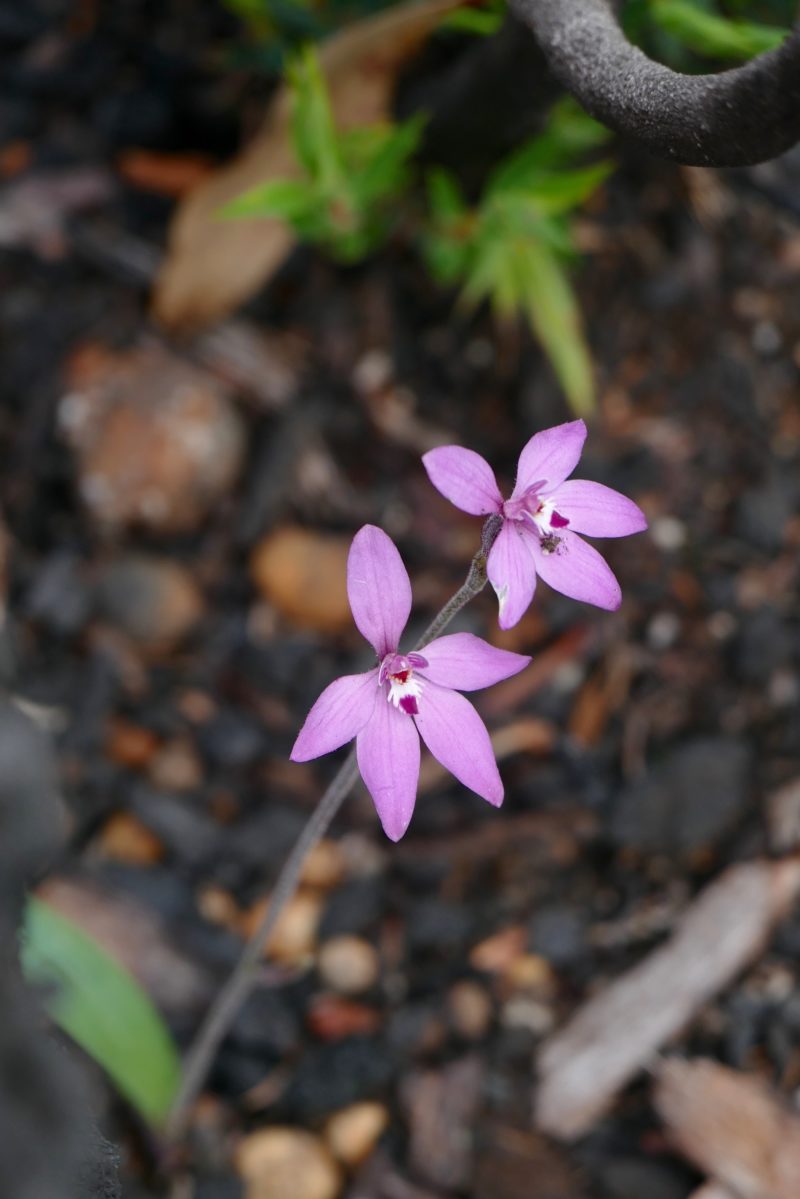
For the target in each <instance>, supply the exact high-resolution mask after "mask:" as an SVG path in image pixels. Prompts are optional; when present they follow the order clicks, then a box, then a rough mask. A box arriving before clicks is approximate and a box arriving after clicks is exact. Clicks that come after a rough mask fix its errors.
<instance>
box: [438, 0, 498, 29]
mask: <svg viewBox="0 0 800 1199" xmlns="http://www.w3.org/2000/svg"><path fill="white" fill-rule="evenodd" d="M504 16H505V14H504V5H503V3H502V0H500V3H495V2H494V0H493V2H492V3H491V4H490V5H489V6H488V7H486V8H457V9H456V10H455V12H451V13H448V14H447V16H446V17H445V18H444V20H443V21H442V22H441V24H440V25H439V28H440V29H455V30H457V31H458V32H459V33H471V34H474V35H475V36H476V37H491V35H492V34H493V33H497V31H498V29H499V28H500V26H501V25H502V24H503V20H504Z"/></svg>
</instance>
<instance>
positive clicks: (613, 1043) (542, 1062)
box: [535, 858, 800, 1140]
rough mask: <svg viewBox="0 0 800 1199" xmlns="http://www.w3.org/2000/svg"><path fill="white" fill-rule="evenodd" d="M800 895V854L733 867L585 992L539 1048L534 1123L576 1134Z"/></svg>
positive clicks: (731, 974)
mask: <svg viewBox="0 0 800 1199" xmlns="http://www.w3.org/2000/svg"><path fill="white" fill-rule="evenodd" d="M799 891H800V859H797V858H789V859H787V860H785V861H783V862H768V861H757V862H748V863H745V864H742V865H738V866H732V867H731V868H730V869H729V870H726V871H725V872H724V874H722V875H721V876H720V877H719V878H718V879H717V880H716V881H715V882H713V883H712V884H711V885H710V886H708V887H706V889H705V890H704V891H703V892H702V893H701V894H700V895H699V896H698V898H697V899H696V900H695V901H694V903H693V904H692V905H691V907H690V908H689V909H688V911H687V912H686V913H685V915H684V916H683V917H682V919H681V921H680V924H679V925H678V927H677V929H676V930H675V932H674V933H673V935H672V936H671V937H670V939H669V940H668V941H667V942H666V944H664V945H663V946H661V947H660V948H658V949H656V950H654V951H653V952H652V953H651V954H650V955H649V956H648V957H646V958H645V959H644V961H642V962H640V963H639V964H638V965H637V966H634V967H633V969H631V970H628V971H627V972H626V973H625V974H623V975H622V976H621V977H620V978H618V979H616V980H615V981H614V982H612V983H611V984H610V985H609V986H607V987H606V988H605V989H604V990H602V991H600V992H598V993H597V994H596V995H594V996H593V997H592V998H591V999H590V1000H589V1001H588V1002H587V1003H585V1004H584V1005H583V1007H582V1008H580V1009H579V1011H578V1012H577V1013H576V1015H575V1016H574V1017H573V1018H572V1020H570V1022H569V1023H568V1024H567V1025H566V1027H564V1028H562V1029H560V1030H559V1031H558V1032H557V1033H556V1034H555V1035H554V1036H552V1037H550V1039H549V1040H548V1041H546V1042H545V1044H544V1045H543V1046H542V1050H541V1052H540V1054H539V1059H538V1063H537V1064H538V1072H539V1088H538V1094H537V1096H536V1112H535V1119H536V1125H537V1127H538V1128H540V1129H541V1130H542V1131H544V1132H549V1133H551V1134H552V1135H553V1136H556V1137H559V1138H561V1139H563V1140H571V1139H573V1138H575V1137H579V1136H581V1135H583V1133H585V1132H587V1131H588V1129H589V1128H591V1127H592V1125H593V1123H594V1122H595V1120H596V1119H597V1118H598V1117H599V1116H600V1115H601V1114H602V1113H603V1112H604V1111H605V1110H606V1108H607V1107H608V1106H609V1104H610V1103H611V1102H612V1101H613V1099H614V1097H615V1096H616V1094H617V1093H618V1091H619V1090H620V1089H621V1088H622V1087H623V1086H624V1085H625V1084H626V1083H627V1082H629V1081H630V1079H631V1078H633V1077H634V1076H635V1075H636V1074H637V1073H638V1071H639V1070H641V1069H642V1068H643V1067H644V1066H646V1065H648V1064H649V1063H650V1062H651V1060H652V1058H653V1055H654V1054H655V1053H656V1052H657V1050H658V1049H660V1048H661V1046H663V1045H664V1044H665V1043H666V1042H667V1041H668V1040H669V1039H670V1038H671V1037H673V1036H675V1034H676V1033H678V1032H680V1031H681V1029H683V1028H684V1027H685V1026H686V1025H687V1024H688V1023H689V1021H690V1020H691V1018H692V1016H693V1015H694V1013H695V1012H696V1011H697V1010H698V1009H699V1008H700V1007H702V1005H703V1004H704V1003H706V1002H707V1001H708V1000H709V999H710V998H711V996H713V995H716V994H718V993H719V992H720V991H721V990H722V989H723V988H724V987H725V986H727V984H728V983H729V982H730V981H731V979H733V978H735V976H736V975H737V974H738V973H739V971H740V970H742V969H743V968H744V967H745V966H746V965H747V964H748V963H749V962H751V961H752V960H753V958H755V957H756V956H757V955H758V954H759V953H760V952H761V950H762V949H763V946H764V943H765V941H766V939H767V937H768V936H769V933H770V931H771V929H772V928H773V926H774V925H775V924H776V923H777V921H778V920H780V919H781V917H782V916H783V915H784V914H785V913H786V911H787V909H788V908H789V906H790V904H791V903H792V902H793V901H794V900H795V899H796V897H797V895H798V892H799Z"/></svg>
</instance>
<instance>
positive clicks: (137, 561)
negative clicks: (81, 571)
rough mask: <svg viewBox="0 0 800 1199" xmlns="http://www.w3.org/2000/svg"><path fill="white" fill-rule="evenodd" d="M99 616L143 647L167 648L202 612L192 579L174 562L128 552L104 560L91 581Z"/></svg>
mask: <svg viewBox="0 0 800 1199" xmlns="http://www.w3.org/2000/svg"><path fill="white" fill-rule="evenodd" d="M97 598H98V603H99V607H100V610H101V612H102V614H103V616H104V617H105V618H106V619H107V620H108V621H109V622H110V623H111V624H112V625H114V626H115V628H117V629H120V630H121V631H122V632H123V633H125V634H127V636H128V637H130V638H132V639H133V640H134V641H135V642H137V644H138V645H141V646H142V647H143V648H145V649H153V650H158V649H168V648H170V647H171V646H173V645H175V644H177V643H178V642H179V641H181V640H182V638H183V637H185V636H186V635H187V633H189V632H190V631H191V629H192V628H193V627H194V625H196V624H197V622H198V621H199V620H200V617H201V616H202V614H203V608H204V605H203V597H202V595H201V594H200V591H199V590H198V588H197V585H196V584H195V581H194V579H193V578H192V576H191V575H190V574H189V572H188V571H187V570H185V569H184V568H183V567H182V566H180V565H179V564H178V563H177V562H172V561H170V560H169V559H167V558H158V557H154V556H150V555H144V554H131V555H126V556H125V557H121V558H117V559H115V560H114V561H112V562H110V563H109V564H108V565H107V566H106V567H105V569H104V570H103V572H102V574H101V576H100V578H99V579H98V584H97Z"/></svg>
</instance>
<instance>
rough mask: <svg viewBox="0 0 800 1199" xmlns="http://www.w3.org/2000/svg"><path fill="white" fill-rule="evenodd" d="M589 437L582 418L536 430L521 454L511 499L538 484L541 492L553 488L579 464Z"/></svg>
mask: <svg viewBox="0 0 800 1199" xmlns="http://www.w3.org/2000/svg"><path fill="white" fill-rule="evenodd" d="M585 440H586V425H585V424H584V423H583V421H582V420H573V421H568V422H567V423H566V424H564V425H556V426H555V427H554V428H552V429H542V431H541V432H540V433H535V434H534V435H533V437H532V438H531V439H530V441H529V442H528V444H527V445H526V446H525V449H524V450H523V451H522V453H521V454H520V456H519V464H518V465H517V482H516V485H515V487H514V491H513V494H512V496H511V498H512V499H517V498H518V497H519V496H521V495H522V494H523V493H524V492H525V491H527V490H528V488H529V487H532V486H533V485H534V483H537V484H538V485H539V486H538V487H537V491H539V492H540V494H547V493H548V492H551V491H553V490H554V489H555V488H556V487H558V485H559V484H560V483H563V482H564V480H565V479H566V477H567V475H571V474H572V472H573V471H574V469H575V467H576V466H577V465H578V460H579V459H580V456H581V451H582V450H583V443H584V441H585Z"/></svg>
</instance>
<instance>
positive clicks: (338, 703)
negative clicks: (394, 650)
mask: <svg viewBox="0 0 800 1199" xmlns="http://www.w3.org/2000/svg"><path fill="white" fill-rule="evenodd" d="M378 691H379V688H378V672H377V670H368V671H367V672H366V674H346V675H343V676H342V678H340V679H336V680H335V682H333V683H331V684H330V686H329V687H326V688H325V690H324V691H323V692H322V695H321V696H320V697H319V699H318V700H317V702H316V703H315V704H314V706H313V708H312V709H311V711H310V712H309V714H308V716H306V721H305V724H304V725H303V727H302V728H301V730H300V732H299V734H298V737H297V740H296V741H295V743H294V747H293V749H292V752H291V754H290V755H289V756H290V757H291V759H292V761H293V762H308V761H309V760H310V759H311V758H319V757H321V756H322V754H329V753H331V752H332V751H333V750H334V749H338V748H339V746H340V745H344V744H345V743H346V742H347V741H352V740H353V738H354V737H355V736H356V734H357V733H359V732H360V731H361V729H363V727H364V725H365V724H366V723H367V721H368V720H369V718H370V716H371V715H372V710H373V708H374V707H375V701H376V700H377V698H378Z"/></svg>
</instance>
